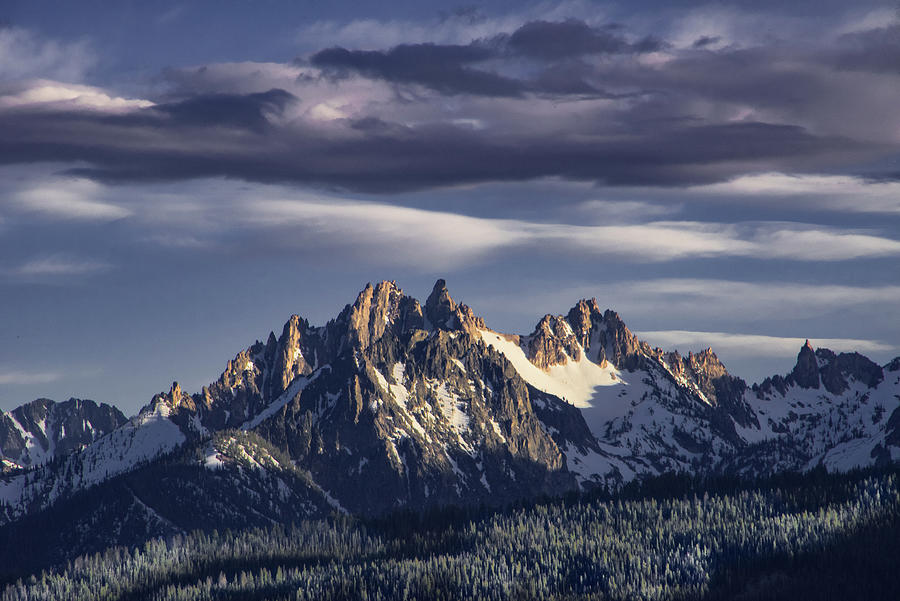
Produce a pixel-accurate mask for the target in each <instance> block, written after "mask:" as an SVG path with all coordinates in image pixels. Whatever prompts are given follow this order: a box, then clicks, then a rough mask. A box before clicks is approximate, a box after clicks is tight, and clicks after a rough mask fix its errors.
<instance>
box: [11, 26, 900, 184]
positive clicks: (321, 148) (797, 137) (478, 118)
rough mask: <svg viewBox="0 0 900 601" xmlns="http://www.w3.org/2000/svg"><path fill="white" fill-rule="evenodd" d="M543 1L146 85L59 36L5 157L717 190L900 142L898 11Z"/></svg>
mask: <svg viewBox="0 0 900 601" xmlns="http://www.w3.org/2000/svg"><path fill="white" fill-rule="evenodd" d="M545 13H547V15H544V16H542V17H540V18H533V19H531V20H527V21H524V22H522V21H521V19H519V20H518V21H516V20H515V19H509V20H507V21H503V20H498V19H494V20H493V21H491V22H490V23H487V24H486V23H485V22H484V21H483V20H479V19H477V18H470V19H469V20H465V19H462V20H461V19H458V18H457V19H454V20H453V23H454V25H453V27H452V30H453V33H452V35H447V34H446V32H444V33H442V32H441V30H440V28H438V30H437V31H435V33H434V38H433V40H424V41H423V40H421V39H416V38H421V37H422V36H423V35H425V34H424V32H422V31H419V32H416V31H415V30H414V28H412V29H411V30H410V31H409V35H408V37H409V41H405V40H403V39H399V38H397V36H394V37H393V38H392V41H395V42H396V43H393V44H392V45H390V46H387V47H383V48H376V49H371V48H357V47H347V46H340V45H339V46H331V47H324V48H319V49H315V50H312V51H310V52H309V53H307V54H304V55H301V56H299V57H297V58H296V60H293V61H290V60H288V61H285V62H284V63H281V64H276V63H243V64H240V65H234V64H232V65H224V64H220V65H216V64H211V65H206V66H203V67H200V68H196V69H172V70H170V71H168V72H167V73H166V74H165V78H166V83H167V89H166V88H165V87H164V88H163V90H164V91H163V92H162V93H160V91H159V88H156V90H155V91H154V90H151V89H148V90H147V92H148V97H146V98H126V97H123V96H122V95H120V94H116V93H115V92H113V91H108V90H103V89H99V88H92V87H89V86H88V87H85V86H82V87H81V88H79V87H77V86H75V85H74V84H69V85H64V84H59V83H56V82H55V81H54V78H53V77H54V76H58V75H60V74H65V73H70V72H72V73H77V72H78V71H77V69H75V68H74V67H66V66H65V65H66V64H67V63H66V62H65V61H64V60H62V59H61V58H60V57H59V56H58V55H59V54H60V51H59V50H56V51H52V50H53V49H52V47H51V46H52V45H47V44H44V45H45V46H47V47H48V48H50V50H46V51H45V52H44V51H42V53H41V52H39V53H38V54H40V55H43V54H48V53H49V54H50V57H49V58H47V59H46V60H45V61H44V62H46V63H47V66H46V68H45V69H43V70H44V71H45V73H42V74H41V76H43V77H44V79H40V80H35V79H29V78H22V79H18V80H16V83H15V85H11V86H7V88H6V89H5V90H0V128H2V129H3V131H4V132H6V135H4V137H3V139H2V141H0V162H3V163H21V162H34V161H63V162H74V161H80V162H83V163H86V165H84V166H81V167H79V168H78V173H80V174H82V175H86V176H88V177H91V178H96V179H106V180H112V181H123V180H131V181H164V180H173V179H175V180H177V179H184V178H196V177H208V176H227V177H236V178H241V179H245V180H252V181H258V182H298V183H303V184H311V185H317V186H326V187H332V188H341V189H345V190H359V191H369V192H385V191H397V190H415V189H423V188H434V187H447V186H456V185H463V184H473V183H481V182H493V181H524V180H533V179H536V178H542V177H558V178H563V179H570V180H580V181H589V182H598V183H602V184H606V185H644V186H683V185H702V184H714V183H720V182H725V181H729V180H733V179H734V178H742V177H753V176H754V175H756V174H759V173H765V172H773V171H774V172H781V173H792V172H815V171H821V170H825V169H834V168H837V167H846V166H851V165H858V164H860V163H861V162H865V161H869V162H872V161H876V160H878V159H882V158H885V157H888V156H891V155H892V154H894V153H895V152H896V150H897V143H898V135H900V134H898V132H900V116H898V114H897V111H896V110H895V108H894V103H893V99H894V98H896V97H897V95H898V93H900V74H898V73H897V72H896V71H895V70H892V69H888V68H886V66H885V65H886V63H885V61H884V59H883V58H882V57H884V56H893V55H894V54H895V50H896V46H897V42H896V37H897V31H900V25H897V24H896V23H895V22H893V21H889V22H886V23H882V24H879V26H875V25H873V24H872V23H870V22H865V23H863V24H862V25H861V26H862V27H863V28H862V29H860V28H858V27H857V28H851V29H850V30H849V31H848V30H847V26H846V24H845V27H844V28H843V29H840V28H838V29H833V30H828V31H824V32H822V31H819V32H817V33H818V34H819V35H818V36H809V35H807V36H800V35H798V34H799V33H800V32H799V31H798V27H796V26H795V27H794V28H793V29H792V30H791V29H790V28H786V27H785V26H780V27H777V28H774V29H771V30H766V29H765V28H763V25H772V23H770V22H768V21H766V22H762V23H761V24H760V27H761V29H760V30H759V31H757V32H756V35H755V36H754V35H751V34H749V33H747V32H746V31H743V30H739V29H736V28H735V25H734V24H735V22H736V21H739V20H740V18H741V15H740V14H738V15H733V14H719V15H718V19H717V20H716V19H714V20H713V21H712V22H707V23H703V24H698V22H697V21H696V19H695V18H694V17H693V16H692V14H691V13H689V14H688V15H687V16H682V17H681V18H680V19H679V20H678V22H677V24H676V25H673V26H671V27H670V28H669V29H668V30H664V31H661V32H659V33H658V34H657V33H656V32H650V31H642V30H641V28H640V25H639V24H637V23H635V24H633V25H631V26H623V25H621V24H615V23H609V22H599V21H597V20H591V21H587V20H584V19H581V18H574V17H571V16H570V17H567V18H566V17H562V16H561V15H559V14H553V12H552V11H545ZM692 18H694V21H692V20H691V19H692ZM776 18H777V16H775V15H773V16H772V17H771V21H772V22H774V20H775V19H776ZM359 26H360V27H362V25H359ZM342 31H344V30H342ZM399 32H400V30H399V29H398V34H397V35H400V33H399ZM467 32H468V33H467ZM773 32H774V33H775V34H776V35H778V34H782V35H784V36H785V37H784V38H779V39H777V40H776V41H775V42H773V40H772V39H771V37H767V36H771V34H772V33H773ZM0 33H2V34H3V36H5V38H9V37H10V36H13V37H16V36H18V37H22V36H25V34H24V33H22V32H13V33H10V30H0ZM344 33H346V32H344ZM806 33H807V34H808V33H810V32H809V31H807V32H806ZM691 36H696V37H695V38H694V39H691ZM788 36H793V37H788ZM26 37H27V36H26ZM5 38H0V39H5ZM442 38H443V39H442ZM450 38H452V41H451V40H450ZM337 39H338V40H339V41H340V40H341V39H343V41H344V42H345V43H347V44H349V43H352V42H353V39H354V36H353V35H343V34H342V35H338V36H337ZM357 39H359V38H357ZM31 43H32V45H34V42H31ZM385 43H388V42H387V39H385ZM12 46H13V44H12V42H10V43H8V44H7V45H6V46H3V45H2V44H0V48H3V47H6V48H7V50H6V52H7V53H9V52H11V50H9V48H12ZM81 62H83V60H81V59H79V64H80V63H81ZM43 64H44V63H42V62H40V61H38V62H37V63H36V64H33V65H32V66H30V67H29V68H28V69H26V70H24V71H22V74H25V73H26V72H27V73H28V74H29V75H30V74H32V73H34V72H35V71H39V72H40V71H41V70H42V67H41V65H43ZM18 73H19V72H18V71H17V72H15V73H12V74H11V75H12V76H15V75H17V74H18ZM10 79H11V80H12V79H14V77H11V78H10ZM860 90H865V92H864V93H861V92H860ZM851 115H852V117H851V118H848V116H851ZM884 175H885V177H889V176H890V174H889V173H886V174H884Z"/></svg>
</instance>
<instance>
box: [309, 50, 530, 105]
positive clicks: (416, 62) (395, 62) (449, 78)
mask: <svg viewBox="0 0 900 601" xmlns="http://www.w3.org/2000/svg"><path fill="white" fill-rule="evenodd" d="M493 56H494V52H493V50H492V49H490V48H488V47H486V46H483V45H480V44H470V45H467V46H458V45H452V46H451V45H436V44H412V45H408V44H403V45H400V46H396V47H394V48H392V49H390V50H389V51H386V52H378V51H372V50H354V51H351V50H347V49H345V48H339V47H335V48H329V49H327V50H322V51H320V52H317V53H316V54H314V55H313V56H312V57H311V59H310V60H311V62H312V64H313V65H315V66H317V67H322V68H326V69H333V70H334V69H336V70H344V71H346V70H352V71H357V72H359V73H362V74H364V75H366V76H367V77H372V78H378V79H384V80H387V81H390V82H396V83H415V84H421V85H424V86H427V87H429V88H431V89H434V90H437V91H439V92H442V93H445V94H479V95H483V96H518V95H520V94H521V93H522V92H523V90H524V89H525V85H524V84H523V82H520V81H517V80H515V79H511V78H508V77H503V76H501V75H497V74H496V73H490V72H487V71H483V70H480V69H473V68H471V67H468V66H467V65H469V64H471V63H477V62H482V61H485V60H487V59H489V58H492V57H493Z"/></svg>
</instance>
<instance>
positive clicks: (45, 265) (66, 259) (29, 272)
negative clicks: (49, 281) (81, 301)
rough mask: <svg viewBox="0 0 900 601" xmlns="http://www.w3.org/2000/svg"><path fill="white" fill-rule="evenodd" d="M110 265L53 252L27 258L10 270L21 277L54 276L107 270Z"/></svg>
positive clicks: (78, 274)
mask: <svg viewBox="0 0 900 601" xmlns="http://www.w3.org/2000/svg"><path fill="white" fill-rule="evenodd" d="M110 268H111V266H110V265H109V264H108V263H104V262H102V261H95V260H92V259H82V258H78V257H74V256H70V255H66V254H53V255H47V256H43V257H35V258H33V259H29V260H28V261H26V262H25V263H23V264H21V265H19V266H18V267H16V268H15V269H13V270H12V272H11V273H12V275H14V276H19V277H21V278H26V279H31V278H56V277H66V276H85V275H93V274H97V273H102V272H104V271H108V270H109V269H110Z"/></svg>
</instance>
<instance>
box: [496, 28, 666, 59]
mask: <svg viewBox="0 0 900 601" xmlns="http://www.w3.org/2000/svg"><path fill="white" fill-rule="evenodd" d="M507 43H508V46H509V48H510V49H511V50H512V51H513V52H516V53H520V54H523V55H525V56H529V57H534V58H539V59H544V60H556V59H562V58H568V57H572V56H582V55H585V54H620V53H628V52H637V53H641V52H654V51H656V50H659V49H661V48H662V46H663V44H662V42H660V41H659V40H657V39H654V38H652V37H647V38H644V39H641V40H638V41H637V42H634V43H630V42H629V41H628V40H626V38H625V36H624V35H622V32H621V31H620V29H619V28H617V27H605V28H601V27H591V26H590V25H588V24H587V23H585V22H584V21H581V20H578V19H567V20H565V21H558V22H550V21H531V22H529V23H526V24H524V25H522V27H520V28H518V29H516V30H515V31H514V32H512V34H510V36H509V40H508V42H507Z"/></svg>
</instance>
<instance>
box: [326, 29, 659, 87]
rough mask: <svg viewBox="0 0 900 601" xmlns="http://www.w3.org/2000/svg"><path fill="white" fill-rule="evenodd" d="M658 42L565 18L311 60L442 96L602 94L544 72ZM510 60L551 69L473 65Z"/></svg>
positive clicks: (334, 51)
mask: <svg viewBox="0 0 900 601" xmlns="http://www.w3.org/2000/svg"><path fill="white" fill-rule="evenodd" d="M662 47H663V43H662V42H661V41H659V40H657V39H655V38H653V37H645V38H643V39H639V40H637V41H635V42H633V43H632V42H629V41H628V40H627V39H626V38H625V36H624V35H623V34H622V33H621V31H620V28H619V27H617V26H607V27H605V28H597V27H591V26H589V25H588V24H587V23H585V22H584V21H579V20H576V19H569V20H567V21H563V22H558V23H552V22H548V21H532V22H530V23H526V24H525V25H523V26H522V27H520V28H518V29H517V30H515V31H514V32H513V33H512V34H509V35H505V34H504V35H498V36H496V37H494V38H492V39H489V40H476V41H473V42H471V43H469V44H466V45H459V44H446V45H439V44H430V43H429V44H401V45H399V46H396V47H394V48H391V49H390V50H385V51H377V50H348V49H346V48H341V47H334V48H328V49H325V50H322V51H319V52H317V53H315V54H313V55H312V57H311V58H310V62H311V63H312V64H313V65H315V66H317V67H320V68H324V69H327V70H329V71H330V72H331V74H332V75H337V76H341V75H345V74H347V73H348V72H356V73H360V74H362V75H364V76H366V77H370V78H374V79H383V80H385V81H389V82H394V83H409V84H420V85H424V86H427V87H429V88H431V89H433V90H436V91H438V92H441V93H444V94H474V95H481V96H510V97H512V96H520V95H522V94H523V93H524V92H526V91H530V92H535V93H551V94H601V95H602V92H601V91H600V90H598V89H597V88H596V87H595V86H593V85H591V84H590V83H588V82H587V81H586V80H585V79H583V78H581V77H578V78H575V79H572V78H566V77H564V76H563V75H561V74H549V75H548V73H550V72H552V71H558V70H560V69H562V70H566V71H571V68H570V65H568V64H567V62H566V60H565V59H573V58H577V57H581V56H585V55H591V54H624V53H634V54H640V53H646V52H655V51H657V50H659V49H661V48H662ZM510 57H526V58H529V59H534V60H537V61H540V62H542V63H549V64H550V67H549V68H548V69H547V70H546V71H545V72H544V74H543V75H542V76H541V77H537V78H534V79H527V78H515V77H507V76H504V75H501V74H498V73H495V72H492V71H488V70H485V69H483V68H477V67H475V66H474V65H478V64H479V63H485V62H486V61H490V60H492V59H493V60H497V59H503V58H510Z"/></svg>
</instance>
